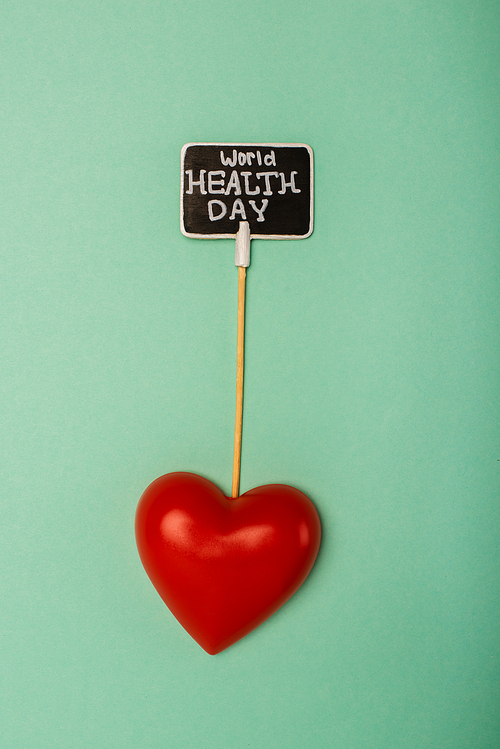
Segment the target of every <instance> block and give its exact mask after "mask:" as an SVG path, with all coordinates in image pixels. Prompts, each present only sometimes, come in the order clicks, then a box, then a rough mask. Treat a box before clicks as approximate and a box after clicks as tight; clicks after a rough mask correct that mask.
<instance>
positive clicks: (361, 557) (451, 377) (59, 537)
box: [0, 0, 500, 749]
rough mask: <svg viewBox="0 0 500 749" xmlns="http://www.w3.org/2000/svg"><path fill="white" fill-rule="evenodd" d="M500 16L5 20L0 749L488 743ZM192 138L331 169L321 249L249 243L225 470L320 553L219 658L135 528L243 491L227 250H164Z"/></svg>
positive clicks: (213, 14)
mask: <svg viewBox="0 0 500 749" xmlns="http://www.w3.org/2000/svg"><path fill="white" fill-rule="evenodd" d="M499 21H500V10H499V8H498V5H497V3H496V2H487V1H486V0H477V1H476V2H465V1H464V0H454V1H453V2H451V0H441V1H439V0H397V1H396V0H393V1H390V0H385V1H384V0H375V1H374V2H369V1H368V0H317V1H315V2H311V3H308V4H306V3H304V2H301V3H299V2H297V1H296V0H266V1H264V0H249V2H247V3H236V2H234V1H232V2H231V1H229V0H215V1H214V2H203V1H202V0H194V1H193V2H190V3H186V4H183V3H181V2H178V1H174V0H165V1H164V2H160V1H159V0H140V2H139V0H137V1H136V2H131V1H130V0H125V1H123V0H113V1H110V0H101V1H99V2H98V1H97V0H91V1H90V2H88V1H87V2H82V1H80V0H72V1H71V2H63V1H62V0H60V1H56V0H43V2H42V0H40V1H39V2H35V1H33V2H23V0H6V1H5V2H4V3H3V4H2V9H1V12H0V37H1V45H0V48H1V57H2V59H1V61H0V76H1V81H2V89H1V108H0V116H1V118H2V124H1V127H0V163H1V166H0V177H1V179H0V237H1V249H2V258H3V259H2V270H1V287H2V291H1V296H0V307H1V318H0V319H1V326H0V336H1V341H2V344H1V360H2V376H1V427H0V429H1V433H0V441H1V444H2V446H3V447H2V453H3V455H2V462H1V471H0V475H1V498H2V509H1V528H2V542H1V545H0V558H1V567H2V573H1V583H0V585H1V601H2V605H1V610H0V632H1V648H2V655H1V661H2V668H1V672H0V692H1V694H0V697H1V711H2V717H1V725H0V733H1V735H2V746H4V747H6V749H28V748H29V749H31V748H33V749H49V747H50V749H59V748H61V749H73V748H75V749H80V748H82V749H83V748H85V749H88V747H96V749H115V748H116V749H149V748H150V747H155V748H156V747H168V748H169V749H170V748H172V749H188V747H189V749H193V748H198V747H200V748H202V749H244V748H245V747H254V748H257V749H274V748H275V747H285V748H286V749H296V748H297V749H299V748H301V747H308V748H309V747H311V749H316V748H318V749H322V748H323V747H334V748H335V749H360V748H361V747H363V748H365V747H367V748H370V749H372V748H373V749H393V748H394V749H400V748H401V747H404V749H427V748H428V747H436V748H438V749H448V748H449V749H465V748H466V747H467V749H469V748H470V749H490V748H493V747H495V748H497V747H498V746H499V743H500V731H499V726H498V716H499V701H498V696H499V694H498V676H499V663H498V655H499V649H498V644H499V643H498V624H499V596H498V579H499V575H498V551H497V547H498V525H499V514H500V512H499V507H498V502H497V499H498V492H497V487H498V484H497V476H498V471H499V466H500V463H499V459H500V449H499V447H500V446H499V431H498V417H499V408H498V406H499V402H498V395H499V389H498V364H499V362H500V357H499V344H498V339H497V337H496V336H497V332H498V327H497V326H498V311H499V306H500V305H499V301H498V275H499V274H498V265H499V254H498V228H499V216H500V199H499V195H498V178H499V176H500V174H499V173H500V169H499V156H498V154H499V151H498V145H499V143H498V141H499V129H498V115H499V112H500V107H499V97H498V94H499V90H500V89H499V86H498V77H497V76H498V69H499V63H500V60H499V57H500V54H499V42H498V40H499V35H498V31H499V26H500V23H499ZM189 141H208V142H210V141H212V142H213V141H215V142H221V141H222V142H224V141H225V142H234V141H242V142H305V143H308V144H310V145H311V146H312V148H313V149H314V153H315V165H316V191H315V198H316V211H315V231H314V234H313V235H312V236H311V237H310V238H308V239H306V240H303V241H295V242H293V241H288V242H287V241H282V242H276V241H274V242H273V241H255V242H253V246H252V265H251V267H250V271H249V274H248V284H247V294H248V304H247V341H246V355H247V370H246V391H245V411H244V435H243V462H242V475H241V480H242V490H243V491H244V490H246V489H249V488H251V487H253V486H255V485H259V484H264V483H273V482H284V483H290V484H293V485H295V486H297V487H299V488H300V489H302V490H303V491H305V492H306V493H307V494H309V496H310V497H311V498H312V499H313V500H314V502H315V503H316V505H317V507H318V510H319V512H320V514H321V518H322V522H323V529H324V540H323V546H322V549H321V552H320V556H319V559H318V562H317V564H316V566H315V568H314V570H313V572H312V574H311V576H310V578H309V579H308V581H307V582H306V584H305V585H304V586H303V588H302V589H301V590H300V591H299V592H298V593H297V595H296V596H295V597H294V598H293V599H292V600H291V601H290V602H289V603H288V604H287V605H286V606H285V607H284V608H283V609H281V610H280V611H279V612H278V613H277V614H276V615H275V616H274V617H272V618H271V619H270V620H269V621H268V622H266V623H265V624H264V625H263V626H262V627H260V628H259V629H258V630H256V631H255V632H254V633H252V634H251V635H250V636H248V637H247V638H246V639H244V640H243V641H241V642H240V643H238V644H237V645H235V646H234V647H232V648H230V649H229V650H227V651H225V652H224V653H222V654H221V655H219V656H216V657H210V656H208V655H206V654H205V653H204V652H203V651H202V650H201V649H200V648H199V647H198V645H196V643H195V642H194V641H192V640H191V638H190V637H189V636H188V635H187V634H186V633H185V632H184V631H183V630H182V629H181V627H180V626H179V625H178V624H177V622H176V621H175V620H174V619H173V617H172V616H171V614H170V613H169V611H168V610H167V609H166V607H165V606H164V604H163V603H162V602H161V600H160V599H159V597H158V595H157V594H156V592H155V591H154V589H153V587H152V586H151V584H150V582H149V580H148V579H147V577H146V575H145V573H144V571H143V569H142V567H141V565H140V562H139V559H138V556H137V552H136V548H135V542H134V536H133V519H134V512H135V507H136V504H137V501H138V499H139V497H140V495H141V493H142V491H143V490H144V488H145V487H146V486H147V485H148V484H149V483H150V481H152V480H153V479H154V478H156V477H157V476H158V475H161V474H162V473H166V472H169V471H175V470H188V471H194V472H197V473H200V474H202V475H204V476H206V477H208V478H209V479H211V480H213V481H214V482H216V483H217V484H218V485H219V486H220V487H221V488H222V489H223V490H224V491H225V492H229V491H230V481H231V468H232V438H233V419H234V382H235V338H236V293H237V271H236V270H235V267H234V264H233V258H234V243H233V242H232V241H230V240H194V239H187V238H185V237H183V236H182V235H181V233H180V230H179V217H178V213H179V207H178V203H179V186H178V184H179V156H180V149H181V147H182V145H183V144H184V143H186V142H189Z"/></svg>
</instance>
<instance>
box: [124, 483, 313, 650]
mask: <svg viewBox="0 0 500 749" xmlns="http://www.w3.org/2000/svg"><path fill="white" fill-rule="evenodd" d="M135 528H136V538H137V547H138V549H139V555H140V557H141V561H142V563H143V565H144V568H145V570H146V572H147V573H148V575H149V577H150V579H151V582H152V583H153V585H154V586H155V588H156V590H157V591H158V593H159V594H160V596H161V597H162V599H163V600H164V601H165V603H166V604H167V606H168V607H169V609H170V611H171V612H172V614H173V615H174V616H175V617H176V619H177V620H178V621H179V622H180V623H181V624H182V626H183V627H184V629H186V630H187V631H188V632H189V634H190V635H191V637H193V638H194V639H195V640H196V642H197V643H198V644H199V645H201V647H202V648H204V650H206V651H207V653H210V654H211V655H215V654H216V653H220V651H221V650H224V649H225V648H227V647H229V646H230V645H232V644H233V643H235V642H237V640H240V639H241V638H242V637H244V636H245V635H247V634H248V633H249V632H251V631H252V630H253V629H255V627H258V626H259V624H262V622H264V621H265V620H266V619H267V618H268V617H270V616H271V614H274V612H275V611H277V609H279V608H280V606H283V604H284V603H285V602H286V601H288V599H289V598H290V597H291V596H292V595H293V594H294V593H295V592H296V591H297V590H298V589H299V588H300V586H301V585H302V583H303V582H304V580H305V579H306V577H307V575H308V574H309V572H310V571H311V568H312V566H313V564H314V561H315V559H316V556H317V554H318V550H319V544H320V538H321V525H320V521H319V517H318V513H317V512H316V508H315V507H314V505H313V503H312V502H311V500H310V499H309V498H308V497H306V495H305V494H303V493H302V492H301V491H299V490H298V489H294V488H293V487H292V486H285V485H284V484H270V485H268V486H258V487H257V488H255V489H251V490H250V491H248V492H245V494H242V495H241V496H240V497H238V498H237V499H230V498H228V497H226V496H224V494H223V493H222V492H221V491H220V489H218V488H217V487H216V486H215V484H212V483H211V482H210V481H208V480H207V479H205V478H203V477H202V476H198V475H196V474H195V473H168V474H167V475H165V476H161V477H160V478H158V479H156V481H153V483H152V484H150V486H148V488H147V489H146V491H145V492H144V494H143V495H142V497H141V499H140V501H139V505H138V507H137V514H136V522H135Z"/></svg>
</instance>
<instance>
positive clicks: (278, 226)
mask: <svg viewBox="0 0 500 749" xmlns="http://www.w3.org/2000/svg"><path fill="white" fill-rule="evenodd" d="M240 221H248V223H249V224H250V233H251V235H252V237H260V238H262V239H303V238H304V237H308V236H309V235H310V234H311V233H312V230H313V153H312V149H311V148H310V146H307V145H305V144H303V143H187V144H186V145H185V146H184V147H183V149H182V152H181V231H182V233H183V234H185V236H186V237H199V238H219V237H234V236H236V233H237V231H238V227H239V224H240Z"/></svg>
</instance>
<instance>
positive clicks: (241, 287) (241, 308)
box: [231, 266, 246, 499]
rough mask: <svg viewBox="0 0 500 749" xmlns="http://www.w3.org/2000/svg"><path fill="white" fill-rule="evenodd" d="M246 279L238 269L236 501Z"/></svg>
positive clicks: (241, 406)
mask: <svg viewBox="0 0 500 749" xmlns="http://www.w3.org/2000/svg"><path fill="white" fill-rule="evenodd" d="M245 279H246V268H243V267H241V266H240V267H239V268H238V331H237V348H236V421H235V426H234V456H233V488H232V492H231V497H232V498H233V499H236V497H237V496H238V495H239V490H240V464H241V427H242V422H243V364H244V349H245Z"/></svg>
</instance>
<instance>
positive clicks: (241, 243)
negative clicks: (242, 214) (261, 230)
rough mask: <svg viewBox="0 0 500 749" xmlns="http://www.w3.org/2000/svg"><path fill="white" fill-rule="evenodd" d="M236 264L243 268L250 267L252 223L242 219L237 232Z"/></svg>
mask: <svg viewBox="0 0 500 749" xmlns="http://www.w3.org/2000/svg"><path fill="white" fill-rule="evenodd" d="M234 264H235V265H239V266H240V267H242V268H248V266H249V265H250V224H249V223H248V221H240V228H239V230H238V233H237V234H236V252H235V256H234Z"/></svg>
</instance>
